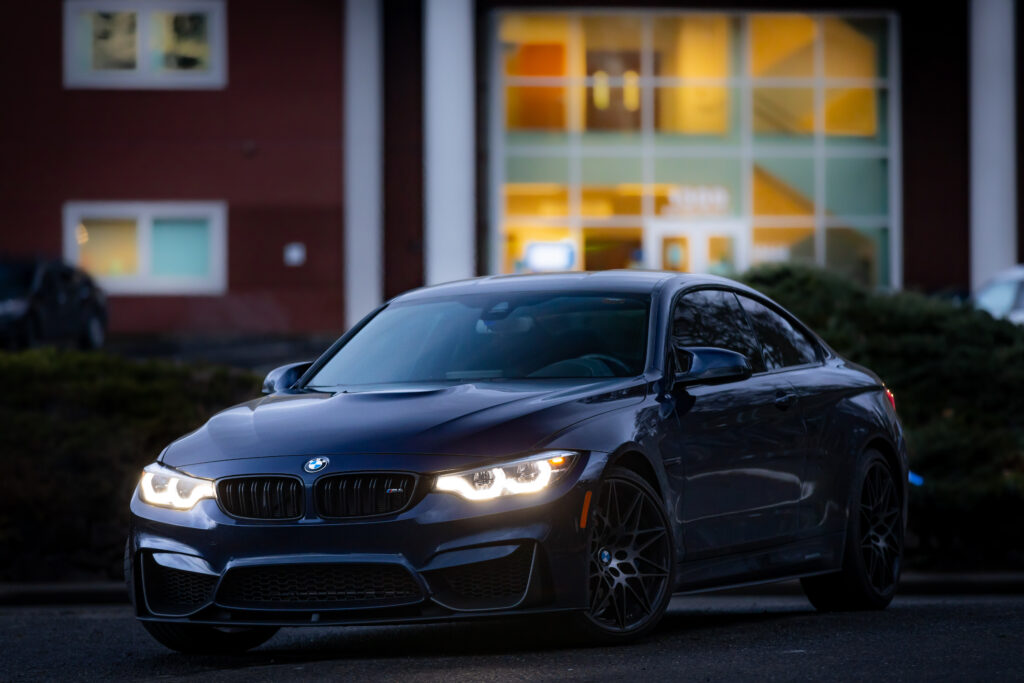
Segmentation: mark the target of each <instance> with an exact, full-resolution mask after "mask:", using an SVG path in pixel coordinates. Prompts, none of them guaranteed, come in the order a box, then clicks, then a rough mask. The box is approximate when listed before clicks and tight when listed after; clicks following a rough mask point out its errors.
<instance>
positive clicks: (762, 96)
mask: <svg viewBox="0 0 1024 683" xmlns="http://www.w3.org/2000/svg"><path fill="white" fill-rule="evenodd" d="M495 25H496V27H497V30H496V35H495V40H496V41H497V45H496V49H495V51H494V52H493V54H495V55H497V56H498V59H499V60H500V61H499V63H498V64H497V65H496V67H497V72H498V73H500V75H501V78H499V79H497V80H495V81H494V82H493V83H492V86H491V87H492V90H491V97H492V99H491V103H492V112H493V114H492V117H491V140H492V142H493V145H492V148H493V149H494V150H496V152H497V154H496V157H495V163H496V164H497V170H498V171H500V172H498V173H495V174H494V175H493V176H492V177H493V178H494V180H495V185H494V186H493V187H492V195H491V196H492V197H493V198H494V200H495V201H494V203H493V207H494V214H493V218H494V225H493V233H492V234H494V236H495V239H493V240H492V242H491V245H492V255H491V261H490V263H491V268H492V269H493V270H495V271H505V272H510V271H523V270H536V269H538V268H541V269H543V268H548V267H549V266H553V265H556V264H557V265H558V266H560V267H570V268H573V269H583V268H586V269H602V268H613V267H634V266H643V267H653V268H666V269H672V270H690V269H694V270H705V271H709V272H718V273H733V274H735V273H737V272H741V271H743V270H745V269H746V268H748V267H750V266H751V265H754V264H758V263H768V262H778V261H793V262H803V263H814V264H818V265H821V266H827V267H829V268H834V269H836V270H840V271H843V272H846V273H848V274H851V275H853V276H855V277H857V278H859V279H861V280H862V281H863V282H865V283H866V284H871V285H876V286H883V287H885V286H890V285H892V284H894V283H898V282H899V272H900V269H899V264H898V263H897V262H896V261H895V260H893V259H890V246H889V245H890V243H891V242H895V241H896V240H898V239H899V236H900V216H899V215H898V211H897V208H896V207H897V206H898V203H897V202H893V201H892V198H891V195H892V193H893V192H894V191H897V190H898V187H899V178H898V177H894V172H895V170H894V167H893V165H892V164H891V163H890V159H892V158H894V157H895V156H896V155H898V140H899V138H898V130H896V122H897V121H898V120H899V116H898V109H897V108H898V102H899V98H898V94H899V93H898V92H894V91H893V83H894V74H893V73H892V68H893V67H892V64H891V61H890V59H889V56H890V55H891V54H893V50H894V47H893V46H894V45H895V44H896V43H895V35H894V33H893V31H894V29H893V19H892V17H891V16H890V15H888V14H884V13H878V14H875V15H872V14H871V13H867V12H863V13H857V14H856V15H850V16H844V15H842V14H837V13H793V12H754V13H751V12H747V13H742V12H721V13H713V12H700V13H687V12H682V11H680V12H665V11H660V10H659V11H645V10H632V11H627V10H623V11H616V12H614V13H612V12H605V11H601V10H597V9H594V10H568V9H566V10H555V11H551V12H543V11H535V12H530V13H522V12H514V11H499V12H498V20H497V22H496V24H495ZM535 243H536V244H537V245H539V246H538V247H537V248H536V250H534V251H531V245H532V244H535ZM556 244H557V245H561V246H553V245H556ZM528 252H529V253H531V254H533V256H531V257H529V258H528V257H527V253H528Z"/></svg>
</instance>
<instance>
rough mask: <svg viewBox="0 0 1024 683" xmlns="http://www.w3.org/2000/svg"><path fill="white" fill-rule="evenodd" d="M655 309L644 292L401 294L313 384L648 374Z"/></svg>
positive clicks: (322, 386) (358, 334)
mask: <svg viewBox="0 0 1024 683" xmlns="http://www.w3.org/2000/svg"><path fill="white" fill-rule="evenodd" d="M649 308H650V297H649V296H647V295H637V294H611V293H601V294H592V293H580V294H575V293H563V292H560V293H557V294H553V293H544V294H537V293H519V294H516V293H503V294H488V295H480V294H476V295H465V296H453V297H446V298H439V299H430V300H421V301H409V302H402V301H399V302H396V303H393V304H390V305H389V306H388V307H387V308H385V309H384V310H383V311H381V312H380V313H378V314H377V315H376V316H375V317H374V318H373V319H371V320H370V321H369V323H367V324H366V326H365V327H363V328H362V329H361V330H359V332H357V333H356V334H355V335H354V336H353V337H352V338H351V339H349V340H348V342H347V343H346V344H345V345H344V346H342V347H341V348H340V349H338V351H337V353H335V354H334V356H333V357H332V358H331V359H330V360H329V361H327V363H326V364H325V365H324V366H323V367H322V368H320V370H319V371H318V372H317V373H316V375H314V376H313V378H312V379H311V380H310V381H309V382H308V383H307V386H308V387H310V388H323V389H326V388H334V387H339V386H341V387H344V386H351V385H360V384H388V383H406V382H417V383H418V382H476V381H481V380H501V379H555V378H590V377H632V376H636V375H639V374H641V373H642V372H643V367H644V351H645V348H646V344H647V317H648V309H649Z"/></svg>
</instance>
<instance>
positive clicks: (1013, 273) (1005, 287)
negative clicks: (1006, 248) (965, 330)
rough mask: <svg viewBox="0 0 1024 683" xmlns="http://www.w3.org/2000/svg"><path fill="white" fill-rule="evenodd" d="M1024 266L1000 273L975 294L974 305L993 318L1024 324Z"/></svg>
mask: <svg viewBox="0 0 1024 683" xmlns="http://www.w3.org/2000/svg"><path fill="white" fill-rule="evenodd" d="M1022 290H1024V265H1019V266H1014V267H1013V268H1007V269H1006V270H1003V271H1000V272H999V273H997V274H996V276H995V277H993V278H992V279H991V280H989V281H988V282H987V283H986V284H985V285H984V286H983V287H982V288H981V289H979V290H978V291H977V292H975V293H974V296H973V301H974V305H975V306H976V307H977V308H979V309H981V310H983V311H988V312H989V313H990V314H991V315H992V317H993V318H1006V319H1007V320H1009V321H1010V322H1013V323H1017V324H1018V325H1020V324H1024V291H1022Z"/></svg>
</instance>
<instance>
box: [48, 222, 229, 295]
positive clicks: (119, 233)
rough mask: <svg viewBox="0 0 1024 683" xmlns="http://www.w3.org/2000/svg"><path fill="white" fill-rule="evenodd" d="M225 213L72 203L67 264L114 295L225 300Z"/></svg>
mask: <svg viewBox="0 0 1024 683" xmlns="http://www.w3.org/2000/svg"><path fill="white" fill-rule="evenodd" d="M226 235H227V231H226V208H225V206H224V204H223V203H221V202H165V203H137V202H72V203H68V204H65V205H64V257H65V259H67V260H68V261H69V262H71V263H75V264H78V265H79V266H81V267H82V268H83V269H84V270H86V271H87V272H89V273H90V274H91V275H93V276H94V277H95V278H96V279H97V280H98V281H99V282H100V284H101V285H102V286H103V287H104V289H106V290H107V291H108V292H110V293H111V294H223V293H224V291H225V290H226V288H227V251H226V240H227V237H226Z"/></svg>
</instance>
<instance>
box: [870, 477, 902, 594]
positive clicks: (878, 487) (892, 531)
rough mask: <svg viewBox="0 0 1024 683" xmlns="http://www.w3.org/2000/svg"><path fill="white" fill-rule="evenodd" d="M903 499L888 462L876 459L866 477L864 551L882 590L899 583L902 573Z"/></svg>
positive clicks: (876, 586) (874, 582) (872, 576)
mask: <svg viewBox="0 0 1024 683" xmlns="http://www.w3.org/2000/svg"><path fill="white" fill-rule="evenodd" d="M902 521H903V520H902V515H901V514H900V501H899V497H898V496H897V495H896V486H895V484H894V483H893V480H892V474H890V473H889V468H888V467H886V465H885V463H884V462H881V461H877V460H876V461H875V462H873V463H872V464H871V467H870V469H868V473H867V476H866V477H865V478H864V488H863V490H862V491H861V497H860V532H861V533H860V550H861V554H862V555H863V557H864V566H865V567H867V579H868V581H869V582H870V583H871V586H872V587H873V588H874V589H875V590H876V591H878V592H879V593H886V592H888V591H890V590H892V589H893V588H894V587H895V586H896V582H897V581H898V580H899V572H900V554H901V552H900V551H901V550H902V547H901V546H902V533H901V530H900V529H897V525H898V524H901V523H902Z"/></svg>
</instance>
